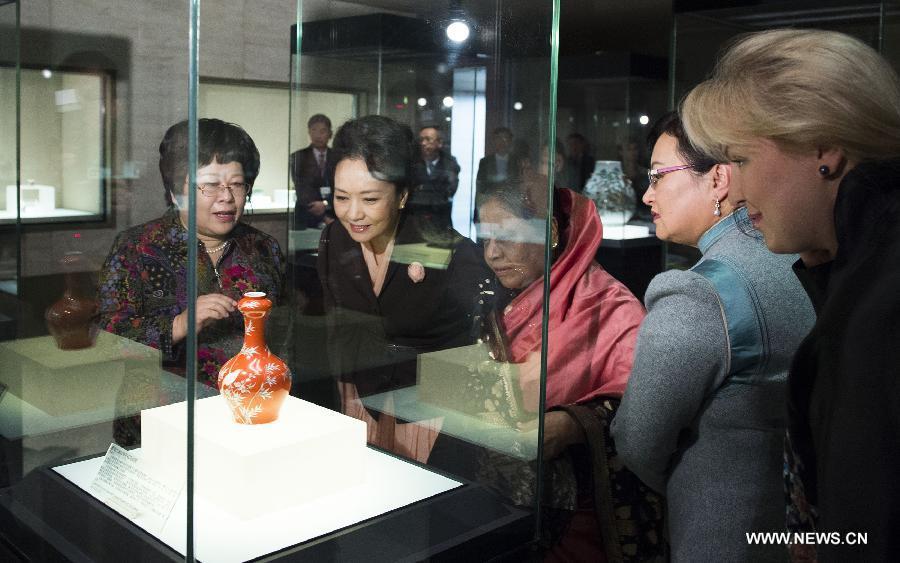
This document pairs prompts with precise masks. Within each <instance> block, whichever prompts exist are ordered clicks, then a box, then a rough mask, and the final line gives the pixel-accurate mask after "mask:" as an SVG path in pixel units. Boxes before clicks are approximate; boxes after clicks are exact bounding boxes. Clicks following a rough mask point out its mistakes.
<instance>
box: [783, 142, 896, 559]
mask: <svg viewBox="0 0 900 563" xmlns="http://www.w3.org/2000/svg"><path fill="white" fill-rule="evenodd" d="M898 178H900V159H897V160H893V161H881V162H863V163H860V164H857V165H856V166H855V167H854V168H853V170H851V171H850V172H848V173H847V175H846V176H845V177H844V179H843V180H842V181H841V185H840V187H839V188H838V195H837V201H836V202H835V205H834V223H835V232H836V235H837V242H838V249H837V254H836V255H835V257H834V260H833V261H832V262H831V263H830V264H822V265H820V266H817V267H815V268H812V269H809V270H807V269H806V268H804V267H803V266H802V265H800V264H799V263H798V265H796V266H795V271H796V273H797V274H798V277H799V278H800V281H801V282H803V284H804V287H805V288H806V289H807V292H808V293H809V296H810V299H811V300H812V302H813V305H814V306H815V307H816V311H817V313H818V320H817V321H816V325H815V326H814V327H813V329H812V331H811V332H810V333H809V336H807V337H806V340H804V341H803V343H802V344H801V345H800V347H799V348H798V349H797V353H796V354H795V355H794V363H793V366H792V367H791V372H790V375H789V377H788V388H789V394H788V432H789V435H790V444H791V445H792V446H793V450H792V451H789V453H792V455H793V457H794V460H798V459H799V461H800V462H802V463H801V464H800V465H799V466H798V465H797V464H796V463H792V464H791V465H790V468H791V469H792V472H793V473H794V475H792V477H794V478H796V477H797V476H799V478H800V484H802V486H803V490H802V491H798V490H797V488H796V485H795V486H794V489H793V490H791V491H790V492H791V493H792V494H791V496H790V498H791V500H792V501H793V503H792V505H791V506H789V512H788V514H789V516H792V515H795V514H797V511H798V509H799V511H800V512H801V513H802V512H805V513H808V512H809V508H808V505H811V506H813V507H815V508H816V510H817V512H818V520H817V522H816V526H817V528H816V529H817V530H818V531H820V532H841V533H842V534H843V533H845V532H867V533H868V543H867V544H866V545H849V544H843V545H840V544H833V545H830V544H827V543H823V544H819V545H818V546H816V548H817V552H818V560H819V561H821V562H823V563H826V562H831V561H839V562H841V563H844V562H857V561H859V562H863V561H896V557H897V553H898V552H900V534H898V533H897V531H898V530H900V508H898V506H900V480H898V479H897V476H898V475H900V447H898V446H900V320H898V319H900V223H898V222H897V213H898V212H900V182H898V180H897V179H898ZM792 482H794V481H793V479H792ZM802 495H805V499H802V498H801V497H802ZM801 500H805V501H806V502H801ZM807 503H808V505H807ZM842 539H843V536H842Z"/></svg>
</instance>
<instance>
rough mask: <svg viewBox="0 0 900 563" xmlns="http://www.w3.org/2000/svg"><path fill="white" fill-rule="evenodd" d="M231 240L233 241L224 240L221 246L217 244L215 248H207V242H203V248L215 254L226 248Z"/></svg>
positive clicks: (208, 252)
mask: <svg viewBox="0 0 900 563" xmlns="http://www.w3.org/2000/svg"><path fill="white" fill-rule="evenodd" d="M229 242H231V241H227V240H226V241H225V242H223V243H222V244H220V245H219V246H216V247H213V248H206V243H203V248H204V249H206V253H207V254H215V253H216V252H219V251H221V250H224V249H225V247H226V246H228V243H229Z"/></svg>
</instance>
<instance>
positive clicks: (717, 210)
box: [713, 199, 722, 217]
mask: <svg viewBox="0 0 900 563" xmlns="http://www.w3.org/2000/svg"><path fill="white" fill-rule="evenodd" d="M713 215H715V216H716V217H721V216H722V204H720V203H719V200H718V199H717V200H716V208H715V209H713Z"/></svg>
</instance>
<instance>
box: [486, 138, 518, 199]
mask: <svg viewBox="0 0 900 563" xmlns="http://www.w3.org/2000/svg"><path fill="white" fill-rule="evenodd" d="M491 144H492V145H493V148H494V154H490V155H488V156H486V157H484V158H482V159H481V161H480V162H479V163H478V175H477V176H476V178H475V188H476V191H477V193H479V194H484V193H487V192H488V191H489V190H490V189H491V188H492V187H495V186H498V185H500V184H502V183H504V182H506V181H507V180H510V179H515V178H516V176H518V172H519V171H518V169H517V168H518V165H517V163H516V162H515V160H516V159H515V158H512V155H511V154H510V150H511V149H512V145H513V134H512V131H510V130H509V128H507V127H497V128H496V129H494V132H493V133H491Z"/></svg>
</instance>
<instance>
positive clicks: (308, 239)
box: [288, 229, 322, 252]
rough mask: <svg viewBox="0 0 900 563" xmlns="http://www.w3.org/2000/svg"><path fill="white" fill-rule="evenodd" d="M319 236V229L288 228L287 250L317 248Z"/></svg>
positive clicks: (320, 235)
mask: <svg viewBox="0 0 900 563" xmlns="http://www.w3.org/2000/svg"><path fill="white" fill-rule="evenodd" d="M320 238H322V231H321V230H320V229H300V230H290V231H288V251H290V252H296V251H298V250H318V249H319V239H320Z"/></svg>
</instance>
